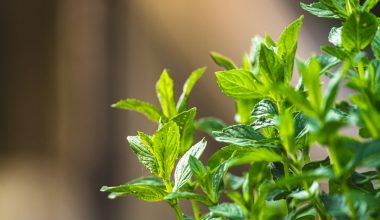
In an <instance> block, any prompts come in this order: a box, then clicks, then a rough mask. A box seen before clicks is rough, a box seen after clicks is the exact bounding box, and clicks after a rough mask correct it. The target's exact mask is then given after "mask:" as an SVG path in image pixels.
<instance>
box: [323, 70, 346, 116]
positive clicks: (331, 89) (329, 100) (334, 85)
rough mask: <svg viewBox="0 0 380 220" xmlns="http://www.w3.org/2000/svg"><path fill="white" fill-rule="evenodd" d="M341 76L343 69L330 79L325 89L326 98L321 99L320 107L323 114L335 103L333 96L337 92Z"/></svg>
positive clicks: (334, 96)
mask: <svg viewBox="0 0 380 220" xmlns="http://www.w3.org/2000/svg"><path fill="white" fill-rule="evenodd" d="M342 77H343V71H340V72H339V73H338V74H336V75H334V77H333V78H332V79H331V80H330V82H329V84H328V86H327V89H326V94H325V96H326V98H325V99H324V100H323V103H322V109H323V114H324V115H327V113H328V111H329V110H331V108H332V107H333V105H334V103H335V98H336V96H337V94H338V89H339V82H340V80H341V79H342Z"/></svg>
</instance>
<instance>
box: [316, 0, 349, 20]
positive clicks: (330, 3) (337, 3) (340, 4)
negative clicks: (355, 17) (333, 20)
mask: <svg viewBox="0 0 380 220" xmlns="http://www.w3.org/2000/svg"><path fill="white" fill-rule="evenodd" d="M320 2H321V3H322V4H323V5H324V6H326V7H327V8H328V9H329V10H330V11H332V12H334V14H336V15H338V16H339V17H341V18H346V17H347V15H346V9H345V0H320Z"/></svg>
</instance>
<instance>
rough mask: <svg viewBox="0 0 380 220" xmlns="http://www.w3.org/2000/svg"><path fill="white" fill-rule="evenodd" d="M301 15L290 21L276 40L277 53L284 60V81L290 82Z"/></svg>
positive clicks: (301, 19)
mask: <svg viewBox="0 0 380 220" xmlns="http://www.w3.org/2000/svg"><path fill="white" fill-rule="evenodd" d="M302 21H303V16H301V17H300V18H298V19H297V20H295V21H294V22H292V23H291V24H290V25H289V26H287V27H286V28H285V30H284V31H283V32H282V33H281V35H280V38H279V39H278V42H277V47H278V50H277V54H278V55H279V56H280V57H282V59H284V60H285V75H284V80H285V82H290V80H291V79H292V74H293V65H294V57H295V54H296V50H297V42H298V33H299V30H300V29H301V26H302Z"/></svg>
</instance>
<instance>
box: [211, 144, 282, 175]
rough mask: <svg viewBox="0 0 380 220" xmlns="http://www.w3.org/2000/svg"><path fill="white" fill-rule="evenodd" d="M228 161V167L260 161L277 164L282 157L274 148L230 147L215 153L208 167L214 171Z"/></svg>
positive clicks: (258, 146)
mask: <svg viewBox="0 0 380 220" xmlns="http://www.w3.org/2000/svg"><path fill="white" fill-rule="evenodd" d="M232 155H233V157H231V156H232ZM227 160H228V166H229V167H232V166H238V165H242V164H247V163H252V162H259V161H266V162H276V161H281V160H282V157H281V154H280V153H279V151H278V149H276V148H274V147H268V146H260V145H257V146H237V145H230V146H227V147H223V148H221V149H219V150H218V151H217V152H215V153H214V154H213V155H212V156H211V157H210V159H209V161H208V167H210V169H211V170H213V169H215V168H216V167H217V166H218V165H219V164H221V163H222V162H224V161H227Z"/></svg>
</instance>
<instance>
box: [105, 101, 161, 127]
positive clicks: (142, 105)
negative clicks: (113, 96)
mask: <svg viewBox="0 0 380 220" xmlns="http://www.w3.org/2000/svg"><path fill="white" fill-rule="evenodd" d="M111 107H112V108H120V109H127V110H132V111H137V112H141V113H142V114H144V115H145V116H146V117H148V118H149V119H150V120H152V121H154V122H158V121H159V120H160V118H161V117H162V112H161V111H160V109H158V108H157V107H156V106H154V105H152V104H150V103H148V102H142V101H139V100H136V99H126V100H120V101H118V102H117V103H115V104H113V105H112V106H111Z"/></svg>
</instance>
